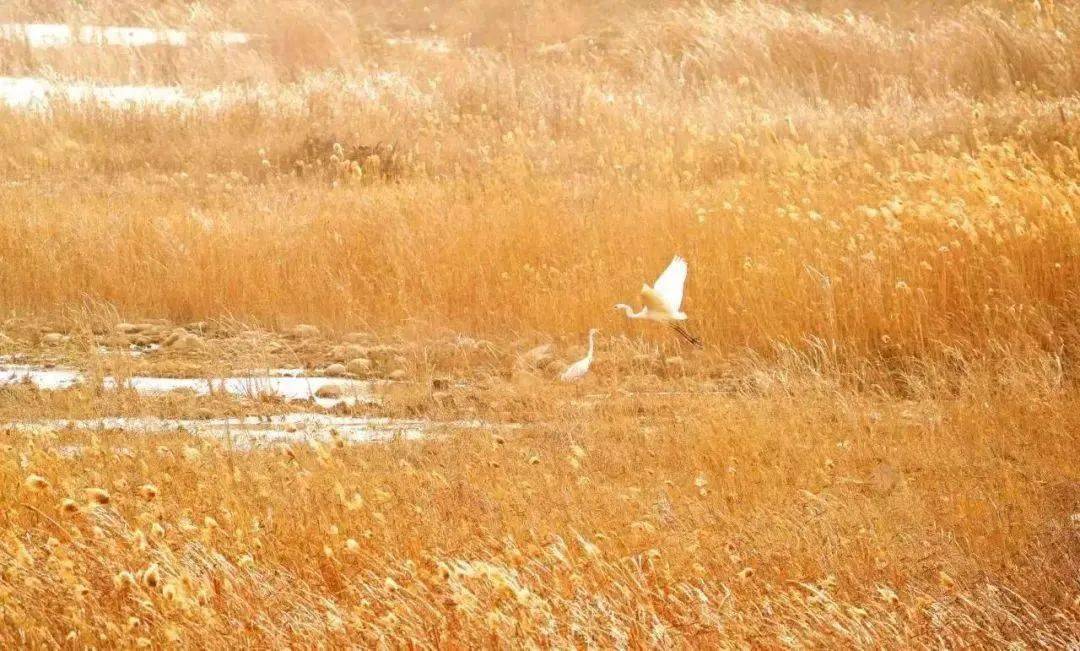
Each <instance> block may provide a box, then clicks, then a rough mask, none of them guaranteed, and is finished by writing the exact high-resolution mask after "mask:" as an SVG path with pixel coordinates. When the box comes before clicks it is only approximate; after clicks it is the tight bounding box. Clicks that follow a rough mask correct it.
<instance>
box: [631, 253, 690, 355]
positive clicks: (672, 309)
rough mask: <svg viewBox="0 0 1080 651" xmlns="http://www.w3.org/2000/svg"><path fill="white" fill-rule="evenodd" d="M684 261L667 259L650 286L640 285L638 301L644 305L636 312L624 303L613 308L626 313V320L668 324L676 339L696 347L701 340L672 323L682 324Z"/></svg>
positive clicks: (684, 278)
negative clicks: (666, 264)
mask: <svg viewBox="0 0 1080 651" xmlns="http://www.w3.org/2000/svg"><path fill="white" fill-rule="evenodd" d="M688 270H689V269H688V266H687V264H686V260H684V259H683V258H682V257H680V256H675V257H674V258H672V259H671V263H670V264H668V266H667V269H664V273H662V274H660V277H659V278H657V279H656V282H655V283H653V286H652V287H649V285H648V284H643V285H642V286H641V302H642V303H644V306H643V307H642V308H641V310H640V311H638V312H634V309H633V308H632V307H630V306H629V305H626V304H625V303H619V304H618V305H616V306H615V309H617V310H622V311H623V312H625V313H626V318H628V319H648V320H650V321H662V322H665V323H667V324H669V325H670V326H671V327H672V328H674V329H675V331H676V332H678V333H679V335H680V336H682V337H683V338H685V339H686V340H687V341H689V342H690V343H692V344H694V345H695V346H700V345H701V341H700V340H699V339H698V338H697V337H694V336H693V335H691V334H690V333H689V332H687V331H686V328H684V327H683V326H682V325H681V324H677V323H674V322H675V321H685V320H686V319H687V316H686V313H685V312H683V311H682V302H683V288H684V287H685V286H686V274H687V272H688Z"/></svg>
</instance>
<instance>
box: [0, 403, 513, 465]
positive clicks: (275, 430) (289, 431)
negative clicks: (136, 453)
mask: <svg viewBox="0 0 1080 651" xmlns="http://www.w3.org/2000/svg"><path fill="white" fill-rule="evenodd" d="M517 427H519V426H518V425H515V424H498V425H496V424H492V423H486V422H484V421H479V420H459V421H431V420H422V419H394V418H368V417H358V418H356V417H345V416H331V415H327V414H317V413H291V414H279V415H275V416H270V417H259V416H246V417H242V418H213V419H206V420H198V419H168V418H155V417H134V418H125V417H112V418H94V419H83V420H64V419H56V420H43V421H24V422H13V423H7V424H0V430H3V429H10V430H19V431H39V430H42V429H48V430H65V429H71V430H81V431H104V430H119V431H123V432H131V433H133V434H163V433H170V432H183V433H187V434H192V435H195V436H208V437H212V438H220V439H226V440H228V441H229V442H230V444H232V445H234V446H236V447H238V448H240V449H251V448H255V447H261V446H267V445H275V444H281V443H295V442H310V441H331V440H334V439H337V440H340V441H343V442H346V443H350V444H353V443H374V442H379V441H390V440H394V439H403V440H417V439H420V438H423V437H425V436H429V435H432V434H436V433H441V432H447V431H452V430H465V429H480V428H491V429H516V428H517ZM83 448H84V446H82V445H78V444H69V445H64V446H62V448H61V449H62V450H63V451H64V454H65V455H68V456H75V455H77V454H80V453H81V450H82V449H83Z"/></svg>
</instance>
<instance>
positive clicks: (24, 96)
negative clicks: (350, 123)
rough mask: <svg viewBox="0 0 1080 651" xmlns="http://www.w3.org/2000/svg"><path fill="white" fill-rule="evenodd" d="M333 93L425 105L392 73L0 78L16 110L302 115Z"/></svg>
mask: <svg viewBox="0 0 1080 651" xmlns="http://www.w3.org/2000/svg"><path fill="white" fill-rule="evenodd" d="M325 92H334V93H338V94H340V95H341V97H342V99H343V100H351V101H355V102H362V103H369V102H371V103H374V102H382V101H385V100H386V99H387V98H399V99H404V100H407V101H410V102H416V103H420V104H424V105H427V104H429V103H430V102H431V97H430V95H429V94H427V93H425V92H423V91H422V90H421V89H420V87H419V86H418V85H417V84H416V83H415V82H414V81H413V80H412V79H410V78H408V77H405V76H404V75H401V74H400V73H397V72H379V73H374V74H371V75H369V76H366V77H362V78H351V77H346V76H343V75H340V74H331V73H326V74H324V75H319V76H316V77H312V78H306V79H305V80H304V81H302V82H300V83H297V84H288V85H276V84H259V85H232V86H221V87H218V88H215V89H212V90H205V91H195V90H189V89H185V88H182V87H180V86H131V85H127V86H112V85H106V84H95V83H86V82H80V81H59V80H52V79H47V78H45V77H0V104H4V105H7V106H8V107H9V108H12V109H17V110H20V111H36V112H47V111H48V110H50V108H52V107H53V106H54V105H56V104H60V105H63V104H70V105H75V106H79V107H82V106H89V107H92V108H107V109H112V110H155V111H168V112H173V113H181V114H183V113H185V112H204V111H205V112H215V111H221V110H226V109H229V108H230V107H234V106H239V105H248V104H254V105H257V106H259V107H260V108H262V109H264V110H267V111H274V112H277V113H290V114H294V113H302V112H304V111H306V110H307V109H308V107H309V104H308V100H309V98H310V97H311V95H313V94H320V93H325Z"/></svg>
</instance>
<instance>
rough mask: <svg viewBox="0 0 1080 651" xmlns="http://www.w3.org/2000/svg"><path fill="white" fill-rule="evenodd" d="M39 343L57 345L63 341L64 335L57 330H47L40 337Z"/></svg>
mask: <svg viewBox="0 0 1080 651" xmlns="http://www.w3.org/2000/svg"><path fill="white" fill-rule="evenodd" d="M41 343H43V344H45V345H46V346H57V345H60V344H62V343H64V335H62V334H60V333H59V332H49V333H47V334H45V335H43V336H42V337H41Z"/></svg>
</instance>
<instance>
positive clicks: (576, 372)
mask: <svg viewBox="0 0 1080 651" xmlns="http://www.w3.org/2000/svg"><path fill="white" fill-rule="evenodd" d="M598 332H600V331H599V330H597V329H596V328H593V329H592V330H589V352H588V353H586V354H585V357H582V358H581V359H579V360H578V361H576V362H574V363H573V364H571V365H570V366H567V367H566V370H565V371H563V373H562V375H560V376H559V379H560V380H562V381H563V382H577V381H578V380H580V379H581V378H583V377H585V374H586V373H588V372H589V366H591V365H592V358H593V338H594V337H595V336H596V333H598Z"/></svg>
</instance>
